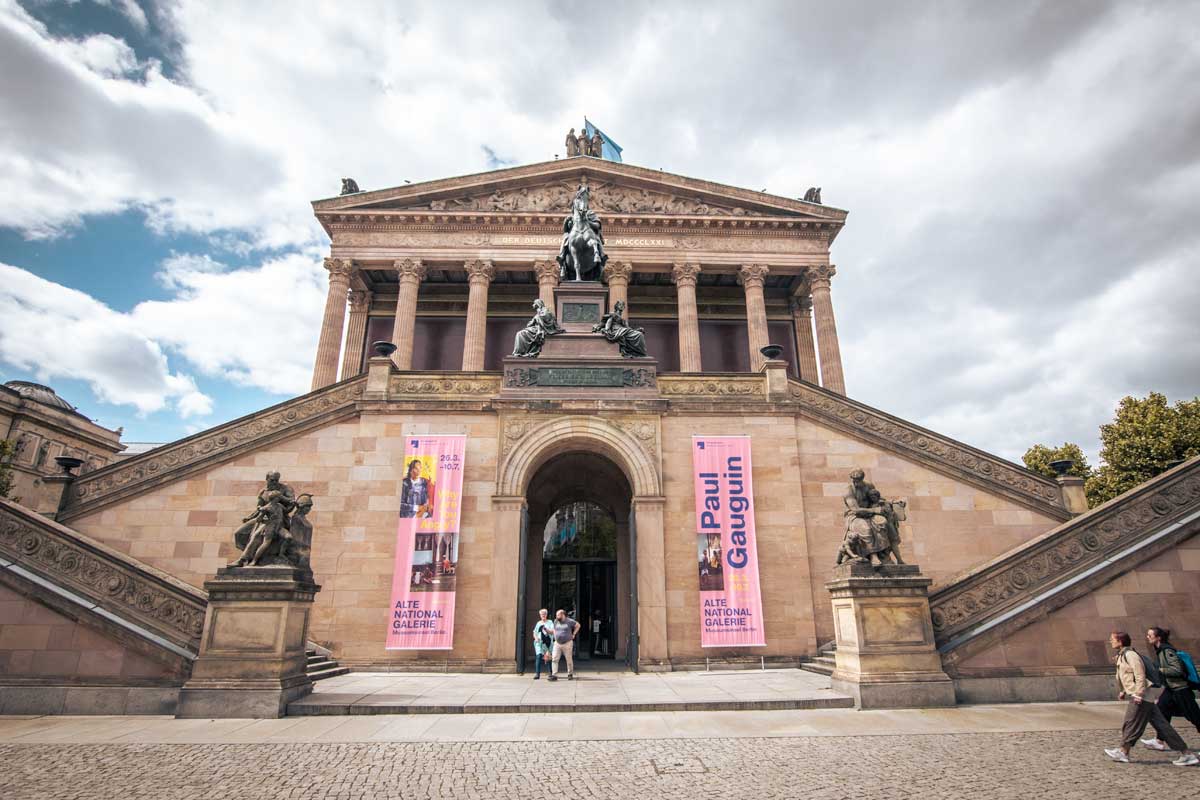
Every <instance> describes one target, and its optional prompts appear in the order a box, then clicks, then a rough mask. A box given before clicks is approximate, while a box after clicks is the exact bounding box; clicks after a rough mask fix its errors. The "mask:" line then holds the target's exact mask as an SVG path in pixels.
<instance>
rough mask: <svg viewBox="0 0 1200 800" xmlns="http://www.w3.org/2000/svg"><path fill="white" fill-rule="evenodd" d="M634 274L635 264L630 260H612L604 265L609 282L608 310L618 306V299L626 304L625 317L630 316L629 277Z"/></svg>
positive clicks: (606, 278)
mask: <svg viewBox="0 0 1200 800" xmlns="http://www.w3.org/2000/svg"><path fill="white" fill-rule="evenodd" d="M631 275H633V264H630V263H628V262H624V263H620V264H616V263H613V262H612V261H610V262H608V263H607V264H605V265H604V280H606V281H607V282H608V310H609V311H612V310H613V309H614V308H616V307H617V301H618V300H619V301H620V302H622V303H624V304H625V318H626V319H628V318H629V278H630V276H631Z"/></svg>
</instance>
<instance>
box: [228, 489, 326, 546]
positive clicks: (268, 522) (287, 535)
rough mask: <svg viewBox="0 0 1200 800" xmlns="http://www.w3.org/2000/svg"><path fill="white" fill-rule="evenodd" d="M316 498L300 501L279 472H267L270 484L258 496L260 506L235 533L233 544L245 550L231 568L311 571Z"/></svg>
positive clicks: (303, 497) (301, 498)
mask: <svg viewBox="0 0 1200 800" xmlns="http://www.w3.org/2000/svg"><path fill="white" fill-rule="evenodd" d="M312 505H313V503H312V495H309V494H302V495H300V497H299V499H297V497H296V493H295V492H294V491H293V490H292V487H291V486H288V485H287V484H286V483H284V482H283V481H281V480H280V479H279V473H278V472H274V471H272V472H268V473H267V484H266V486H264V487H263V488H262V490H261V491H260V492H259V493H258V507H257V508H256V509H255V510H254V511H253V512H252V513H251V514H250V515H249V516H247V517H245V518H244V519H243V520H242V522H243V523H245V524H243V525H242V526H241V527H240V528H238V529H237V530H236V531H234V534H233V541H234V544H235V545H237V547H238V549H239V550H240V551H241V555H240V556H239V557H238V559H237V560H236V561H234V562H233V563H231V564H230V565H229V566H231V567H265V566H288V567H297V568H300V569H308V553H309V548H310V547H311V545H312V523H311V522H309V521H308V516H307V515H308V512H309V511H310V510H311V509H312Z"/></svg>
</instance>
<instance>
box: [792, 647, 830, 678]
mask: <svg viewBox="0 0 1200 800" xmlns="http://www.w3.org/2000/svg"><path fill="white" fill-rule="evenodd" d="M836 652H837V642H829V643H828V644H823V645H821V646H820V647H819V648H817V654H816V655H815V656H813V658H812V660H810V661H805V662H803V663H801V664H800V669H802V670H805V671H806V672H815V673H817V674H818V675H832V674H833V670H834V667H836V666H837V661H836V659H835V658H834V653H836Z"/></svg>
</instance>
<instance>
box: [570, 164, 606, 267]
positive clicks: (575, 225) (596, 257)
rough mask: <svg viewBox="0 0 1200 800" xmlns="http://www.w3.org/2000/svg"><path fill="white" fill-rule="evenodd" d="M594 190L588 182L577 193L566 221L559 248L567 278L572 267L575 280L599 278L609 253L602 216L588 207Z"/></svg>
mask: <svg viewBox="0 0 1200 800" xmlns="http://www.w3.org/2000/svg"><path fill="white" fill-rule="evenodd" d="M590 193H591V190H589V189H588V187H587V184H584V185H583V186H580V187H579V190H578V191H577V192H575V199H573V200H572V201H571V216H569V217H567V218H566V220H564V221H563V242H562V247H561V248H560V249H559V251H558V266H559V275H560V276H561V277H563V278H566V277H567V268H568V267H570V270H571V272H572V273H574V275H575V277H574V278H571V280H575V281H587V280H593V281H594V280H599V279H600V271H601V270H602V269H603V267H604V264H605V262H607V261H608V256H607V255H605V254H604V236H603V234H601V233H600V217H599V216H598V215H597V214H596V212H595V211H592V210H591V209H589V208H588V196H589V195H590Z"/></svg>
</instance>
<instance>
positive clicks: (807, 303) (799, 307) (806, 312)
mask: <svg viewBox="0 0 1200 800" xmlns="http://www.w3.org/2000/svg"><path fill="white" fill-rule="evenodd" d="M788 307H789V308H791V309H792V314H794V315H796V316H800V317H809V316H812V307H813V302H812V298H811V297H809V296H808V295H806V294H805V295H798V294H795V295H792V297H791V299H790V300H788Z"/></svg>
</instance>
